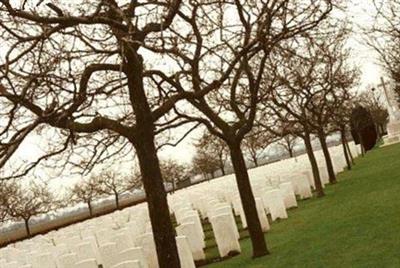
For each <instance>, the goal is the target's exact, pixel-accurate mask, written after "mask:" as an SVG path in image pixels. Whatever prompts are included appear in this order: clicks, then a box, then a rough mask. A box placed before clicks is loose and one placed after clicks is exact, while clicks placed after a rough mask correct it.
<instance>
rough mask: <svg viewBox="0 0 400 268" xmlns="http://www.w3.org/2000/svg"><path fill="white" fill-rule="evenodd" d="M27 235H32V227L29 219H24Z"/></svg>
mask: <svg viewBox="0 0 400 268" xmlns="http://www.w3.org/2000/svg"><path fill="white" fill-rule="evenodd" d="M24 224H25V230H26V235H27V236H28V237H31V229H30V228H29V219H24Z"/></svg>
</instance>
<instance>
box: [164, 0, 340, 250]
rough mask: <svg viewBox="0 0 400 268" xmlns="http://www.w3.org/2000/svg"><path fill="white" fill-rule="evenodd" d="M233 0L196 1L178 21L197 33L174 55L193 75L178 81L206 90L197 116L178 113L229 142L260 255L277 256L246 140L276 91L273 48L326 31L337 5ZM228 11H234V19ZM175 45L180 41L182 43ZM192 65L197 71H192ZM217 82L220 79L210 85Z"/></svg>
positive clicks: (198, 103) (254, 244) (185, 72)
mask: <svg viewBox="0 0 400 268" xmlns="http://www.w3.org/2000/svg"><path fill="white" fill-rule="evenodd" d="M227 3H228V4H224V3H222V1H221V2H220V7H218V6H215V7H214V10H213V9H210V8H205V7H204V5H202V4H200V3H195V2H191V5H188V6H187V9H188V11H187V12H186V13H185V14H178V16H179V17H180V18H181V19H182V20H183V21H185V23H187V24H188V25H189V26H190V27H191V32H193V36H190V42H187V46H186V47H179V46H178V47H177V46H173V47H174V49H173V50H172V49H171V51H167V53H166V54H168V55H169V56H170V57H171V58H173V59H175V62H176V65H178V66H180V68H181V73H182V77H183V78H185V80H183V79H182V80H183V81H182V82H181V83H179V84H175V86H176V87H177V88H178V89H180V90H182V91H184V90H185V87H189V88H193V90H194V91H195V92H206V94H204V95H201V96H199V97H198V98H186V100H187V101H188V102H189V103H190V104H191V105H192V107H194V108H195V111H193V112H192V113H190V114H189V113H188V112H187V111H185V110H183V109H178V108H176V109H175V112H176V113H177V114H178V115H180V116H181V117H182V118H184V119H187V120H195V121H197V122H200V123H202V124H203V125H205V126H206V127H207V129H208V131H209V132H210V133H211V134H212V135H214V136H216V137H218V138H220V139H221V140H223V141H224V142H226V144H227V146H228V148H229V151H230V157H231V162H232V166H233V169H234V171H235V175H236V182H237V185H238V189H239V194H240V197H241V201H242V203H243V209H244V212H245V216H246V220H247V223H248V229H249V233H250V237H251V242H252V248H253V257H260V256H264V255H266V254H268V253H269V252H268V249H267V246H266V242H265V238H264V235H263V233H262V229H261V225H260V222H259V219H258V215H257V210H256V206H255V201H254V195H253V192H252V189H251V185H250V181H249V175H248V172H247V169H246V163H245V159H244V155H243V151H242V148H241V146H242V141H243V139H244V137H245V136H246V135H247V134H248V133H249V132H250V131H251V130H252V128H253V126H254V121H255V118H256V116H257V112H258V110H259V109H258V108H259V105H258V103H259V102H260V100H262V99H264V97H263V95H265V94H268V91H269V88H264V87H263V88H261V82H262V81H263V79H265V77H264V69H265V67H266V63H267V59H268V58H269V57H270V55H271V53H272V51H273V50H274V49H275V48H277V47H278V46H279V44H280V43H281V42H283V41H284V40H289V39H292V38H293V37H294V36H297V35H301V34H303V33H304V32H307V31H308V30H310V29H312V28H314V27H316V26H318V25H319V23H320V22H321V21H323V20H324V19H325V18H326V17H327V16H328V14H329V13H330V11H331V10H332V7H333V5H332V2H331V1H302V2H301V3H300V2H299V1H286V0H282V1H281V0H279V1H266V2H263V1H258V2H250V1H233V2H232V3H229V2H227ZM216 13H217V14H216ZM214 14H215V15H214ZM224 14H229V18H228V16H225V15H224ZM203 25H207V27H201V26H203ZM205 29H207V30H205ZM221 29H224V31H221ZM216 35H219V36H218V38H216ZM181 38H182V39H185V38H187V36H182V37H181ZM167 42H169V43H171V44H174V43H177V42H176V40H174V39H170V40H167ZM171 47H172V45H171ZM182 62H183V63H185V64H182ZM186 66H190V67H189V71H188V69H187V67H186ZM210 77H219V78H220V79H218V80H217V81H215V80H214V81H210ZM211 86H216V87H215V90H208V89H209V88H210V87H211Z"/></svg>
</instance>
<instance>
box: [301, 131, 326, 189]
mask: <svg viewBox="0 0 400 268" xmlns="http://www.w3.org/2000/svg"><path fill="white" fill-rule="evenodd" d="M303 139H304V144H305V146H306V151H307V156H308V159H309V160H310V164H311V169H312V172H313V176H314V182H315V190H316V192H317V197H323V196H324V195H325V193H324V189H323V188H322V182H321V176H320V174H319V170H318V164H317V160H316V158H315V155H314V151H313V148H312V144H311V138H310V134H309V133H305V134H304V137H303Z"/></svg>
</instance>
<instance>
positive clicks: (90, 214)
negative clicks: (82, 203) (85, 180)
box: [87, 201, 93, 217]
mask: <svg viewBox="0 0 400 268" xmlns="http://www.w3.org/2000/svg"><path fill="white" fill-rule="evenodd" d="M87 205H88V209H89V216H90V217H93V208H92V202H90V201H89V202H87Z"/></svg>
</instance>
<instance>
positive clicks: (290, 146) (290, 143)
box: [277, 134, 298, 158]
mask: <svg viewBox="0 0 400 268" xmlns="http://www.w3.org/2000/svg"><path fill="white" fill-rule="evenodd" d="M277 144H278V145H279V146H281V147H283V149H284V150H285V151H286V152H287V153H288V154H289V156H290V158H292V157H294V153H295V151H294V148H295V147H296V145H297V144H298V137H296V136H295V135H293V134H287V135H285V136H283V138H282V139H281V140H280V141H278V143H277Z"/></svg>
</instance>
